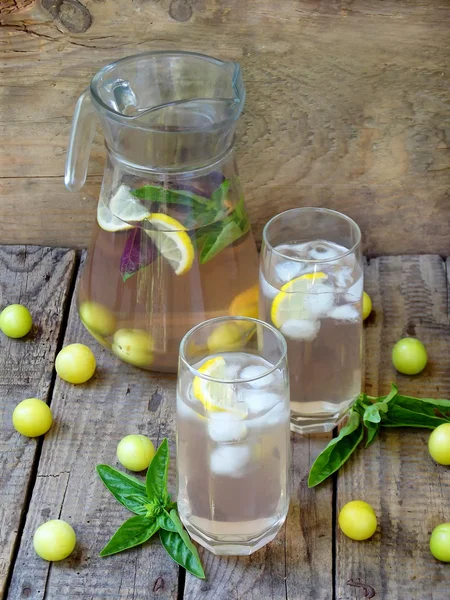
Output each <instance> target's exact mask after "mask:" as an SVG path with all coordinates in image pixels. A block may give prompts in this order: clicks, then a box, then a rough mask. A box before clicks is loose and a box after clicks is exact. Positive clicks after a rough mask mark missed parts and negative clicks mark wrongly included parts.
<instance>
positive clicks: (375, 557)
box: [336, 256, 450, 600]
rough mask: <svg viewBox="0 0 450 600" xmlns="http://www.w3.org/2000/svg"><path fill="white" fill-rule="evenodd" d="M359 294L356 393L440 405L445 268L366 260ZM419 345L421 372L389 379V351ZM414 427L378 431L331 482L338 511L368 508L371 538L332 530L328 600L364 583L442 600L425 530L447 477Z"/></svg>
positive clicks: (441, 503) (394, 596) (446, 388)
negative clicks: (363, 302)
mask: <svg viewBox="0 0 450 600" xmlns="http://www.w3.org/2000/svg"><path fill="white" fill-rule="evenodd" d="M365 289H366V290H367V291H368V293H369V294H370V295H371V297H372V300H373V305H374V313H373V315H372V316H371V317H370V318H369V320H368V321H367V322H366V323H367V325H366V329H365V337H366V339H365V354H366V375H365V390H366V391H367V392H368V393H369V394H371V395H374V396H378V395H381V394H383V393H386V392H387V391H388V389H389V382H390V381H394V382H396V383H397V385H398V387H399V390H400V392H402V393H404V394H406V395H412V396H421V397H431V398H433V397H434V398H449V397H450V373H449V370H448V356H449V353H450V325H449V313H448V291H447V278H446V272H445V263H444V261H443V260H442V259H441V258H440V257H438V256H420V257H419V256H411V257H384V258H379V259H375V260H372V261H370V263H369V265H368V267H367V269H366V281H365ZM404 336H415V337H418V338H419V339H420V340H421V341H422V342H424V344H425V345H426V347H427V350H428V355H429V361H428V365H427V367H426V369H425V371H424V372H423V373H422V374H421V375H419V376H415V377H408V376H405V375H400V374H398V373H396V372H395V370H394V368H393V366H392V362H391V349H392V346H393V344H394V343H395V342H396V341H397V340H398V339H399V338H401V337H404ZM428 437H429V431H427V430H423V429H417V430H416V429H411V430H407V429H401V430H395V429H390V430H383V432H382V433H381V435H380V437H379V439H378V441H376V442H375V443H374V444H373V445H372V446H371V447H370V448H368V449H367V450H360V451H359V452H357V454H356V456H355V457H354V458H353V459H352V460H350V461H349V462H348V463H347V465H346V466H345V467H344V469H343V470H342V471H341V473H340V475H339V477H338V484H337V486H338V487H337V492H338V498H337V508H338V510H339V509H340V508H342V506H343V505H344V504H345V503H346V502H348V501H350V500H356V499H361V500H366V501H367V502H369V503H370V504H372V506H373V507H374V509H375V512H376V513H377V516H378V519H379V528H378V530H377V532H376V534H375V535H374V537H373V538H372V539H371V540H370V541H368V542H364V543H355V542H352V541H351V540H349V539H348V538H346V537H345V536H344V535H343V534H342V533H341V532H340V531H339V530H337V566H336V595H337V598H339V599H342V600H349V599H356V598H358V599H359V598H363V597H364V596H363V591H362V590H361V588H357V587H351V586H349V585H348V583H347V582H349V581H350V580H352V581H353V582H358V581H360V582H362V583H364V584H369V585H371V586H372V587H373V588H374V590H375V592H376V598H378V597H380V598H382V599H384V598H386V599H387V598H389V600H404V599H405V598H412V599H414V600H416V599H417V600H446V599H447V598H448V589H449V588H448V568H447V566H446V565H445V564H443V563H439V562H438V561H436V560H434V559H433V557H432V556H431V554H430V552H429V546H428V544H429V536H430V534H431V532H432V530H433V528H434V527H435V526H436V525H438V524H439V523H442V522H448V520H449V511H450V501H449V498H450V472H449V470H448V469H446V468H445V467H442V466H439V465H436V464H434V463H433V461H432V460H431V458H430V456H429V454H428V449H427V441H428Z"/></svg>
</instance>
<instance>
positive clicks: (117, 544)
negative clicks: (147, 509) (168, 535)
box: [100, 515, 159, 556]
mask: <svg viewBox="0 0 450 600" xmlns="http://www.w3.org/2000/svg"><path fill="white" fill-rule="evenodd" d="M158 529H159V525H158V523H157V522H156V521H155V520H154V519H148V518H147V517H143V516H140V515H139V516H137V517H131V519H128V521H125V523H124V524H123V525H122V526H121V527H119V529H118V530H117V531H116V533H115V534H114V535H113V536H112V538H111V539H110V541H109V542H108V544H106V546H105V547H104V548H103V550H102V551H101V552H100V556H110V555H111V554H117V552H122V551H123V550H128V548H133V547H134V546H139V545H140V544H143V543H144V542H146V541H147V540H149V539H150V538H151V537H152V535H153V534H154V533H156V532H157V531H158Z"/></svg>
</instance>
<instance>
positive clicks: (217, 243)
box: [200, 221, 243, 265]
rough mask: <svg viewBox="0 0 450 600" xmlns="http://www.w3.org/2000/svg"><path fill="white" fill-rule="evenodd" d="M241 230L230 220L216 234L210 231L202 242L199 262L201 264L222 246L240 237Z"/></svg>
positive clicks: (224, 246) (217, 252) (219, 250)
mask: <svg viewBox="0 0 450 600" xmlns="http://www.w3.org/2000/svg"><path fill="white" fill-rule="evenodd" d="M242 235H243V232H242V230H241V228H240V227H239V225H237V224H236V223H235V222H234V221H231V222H230V223H228V224H227V225H225V227H224V228H223V229H222V230H221V232H220V233H219V235H218V236H216V235H215V234H213V233H211V234H210V235H209V236H208V238H207V239H206V240H205V242H204V246H203V249H202V252H201V254H200V263H201V264H202V265H203V264H205V263H207V262H208V261H209V260H211V259H212V258H214V257H215V256H217V255H218V254H219V252H221V251H222V250H223V249H224V248H226V247H227V246H229V245H230V244H232V243H233V242H235V241H236V240H238V239H239V238H240V237H242Z"/></svg>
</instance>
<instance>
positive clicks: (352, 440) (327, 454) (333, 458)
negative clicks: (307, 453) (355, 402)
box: [308, 410, 364, 487]
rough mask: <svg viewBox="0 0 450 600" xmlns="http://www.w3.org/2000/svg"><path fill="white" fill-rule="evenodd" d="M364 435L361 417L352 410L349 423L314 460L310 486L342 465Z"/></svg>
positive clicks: (310, 473)
mask: <svg viewBox="0 0 450 600" xmlns="http://www.w3.org/2000/svg"><path fill="white" fill-rule="evenodd" d="M363 436H364V428H363V425H362V423H361V417H360V415H359V414H358V413H357V412H356V411H354V410H351V411H350V416H349V420H348V422H347V424H346V425H345V426H344V427H343V428H342V429H341V431H340V432H339V435H338V436H337V437H336V438H334V439H332V440H331V441H330V443H329V444H328V446H327V447H326V448H325V449H324V450H322V452H321V453H320V454H319V456H318V457H317V458H316V460H315V461H314V463H313V465H312V467H311V470H310V472H309V477H308V487H314V486H315V485H318V484H319V483H322V481H324V480H325V479H326V478H327V477H329V476H330V475H332V474H333V473H334V472H335V471H337V470H338V469H339V468H340V467H342V465H343V464H344V463H345V462H346V461H347V460H348V459H349V458H350V456H351V455H352V454H353V452H354V451H355V450H356V448H357V447H358V446H359V444H360V442H361V440H362V439H363Z"/></svg>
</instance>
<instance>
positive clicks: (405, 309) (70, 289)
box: [0, 246, 450, 600]
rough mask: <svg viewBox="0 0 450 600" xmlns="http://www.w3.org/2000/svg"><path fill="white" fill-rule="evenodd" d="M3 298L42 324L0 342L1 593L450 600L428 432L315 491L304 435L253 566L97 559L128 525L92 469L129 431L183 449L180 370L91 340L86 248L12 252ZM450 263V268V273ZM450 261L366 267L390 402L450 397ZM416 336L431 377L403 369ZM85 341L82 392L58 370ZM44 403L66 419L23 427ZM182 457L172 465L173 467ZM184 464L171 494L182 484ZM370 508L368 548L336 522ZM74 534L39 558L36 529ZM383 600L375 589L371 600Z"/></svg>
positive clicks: (442, 482)
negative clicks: (278, 519)
mask: <svg viewBox="0 0 450 600" xmlns="http://www.w3.org/2000/svg"><path fill="white" fill-rule="evenodd" d="M0 263H1V267H0V290H1V298H0V304H1V307H3V306H4V305H5V304H8V303H12V302H22V303H24V304H26V305H27V306H29V307H30V308H31V310H32V313H33V316H34V322H35V327H34V330H33V332H32V334H30V335H29V336H28V337H27V338H26V339H24V340H10V339H7V338H6V337H4V336H0V396H1V398H0V411H1V415H2V418H1V422H0V466H1V468H0V490H1V495H0V498H1V500H0V502H1V508H0V594H3V595H2V597H3V598H8V599H10V600H19V599H23V598H31V599H33V600H34V599H38V598H40V599H44V598H45V600H66V599H70V600H71V599H83V600H103V599H115V600H119V599H120V600H122V599H123V600H125V599H127V600H131V599H135V600H146V599H149V598H156V599H171V600H180V599H182V598H184V599H185V600H200V599H202V600H244V599H245V600H253V599H258V600H269V599H270V600H282V599H286V600H309V599H311V600H312V599H314V600H350V599H360V598H371V597H374V598H376V599H378V598H380V600H396V599H398V600H431V599H432V600H448V598H449V596H450V591H449V590H450V565H444V564H441V563H438V562H437V561H435V560H434V559H433V558H432V557H431V555H430V553H429V550H428V539H429V535H430V533H431V531H432V529H433V528H434V527H435V526H436V525H437V524H439V523H441V522H444V521H450V470H449V469H446V468H444V467H440V466H437V465H435V464H433V462H432V461H431V459H430V458H429V456H428V452H427V438H428V432H427V431H424V430H401V431H395V430H390V431H388V432H387V433H386V432H384V433H382V434H381V436H380V438H379V440H378V441H376V442H375V443H374V444H373V446H371V447H370V448H369V449H368V450H361V451H359V452H358V453H357V454H356V456H355V457H354V459H353V460H351V461H350V462H349V463H348V464H347V465H346V466H345V468H344V469H342V471H341V472H340V473H339V475H338V476H337V477H336V478H335V479H334V481H329V482H327V483H325V484H323V485H322V486H320V487H318V488H316V489H313V490H308V488H307V484H306V480H307V475H308V469H309V466H310V464H311V462H312V460H313V459H314V457H315V456H316V455H317V453H318V452H319V451H320V450H321V449H322V448H323V447H324V445H325V444H326V442H327V439H326V437H318V438H315V437H299V436H297V435H293V436H292V457H293V461H292V472H291V476H292V497H291V508H290V512H289V516H288V519H287V522H286V525H285V527H284V528H283V530H282V532H281V533H280V534H279V535H278V537H277V538H276V539H275V541H273V542H272V543H271V544H269V545H268V546H267V547H265V548H264V549H262V550H260V551H259V552H257V553H256V554H254V555H253V556H251V557H249V558H218V557H215V556H213V555H212V554H210V553H208V552H201V554H202V558H203V562H204V565H205V570H206V572H207V580H206V581H205V582H203V581H199V580H197V579H195V578H193V577H191V576H190V575H185V573H184V572H183V571H180V570H179V569H178V568H177V566H176V565H175V564H174V563H172V562H171V561H170V560H169V559H168V558H167V557H166V555H165V553H164V551H163V550H162V548H161V547H160V546H159V544H158V543H155V544H153V543H150V544H146V545H145V546H143V547H140V548H138V549H135V550H131V551H129V552H127V553H124V554H119V555H117V556H114V557H111V558H108V559H100V558H99V557H98V552H99V550H100V549H101V548H102V547H103V545H104V544H105V543H106V541H107V540H108V539H109V537H110V535H111V534H112V533H113V532H114V531H115V529H116V528H117V527H118V525H119V524H120V523H122V521H123V520H124V519H125V518H126V517H127V514H128V513H127V511H126V510H125V509H124V508H123V507H121V506H120V505H119V504H117V502H115V501H114V499H113V498H112V496H110V495H109V494H108V492H107V491H106V490H105V489H104V487H103V485H102V483H101V482H100V480H99V479H98V477H97V475H96V473H95V465H96V464H98V463H100V462H107V463H109V464H113V465H114V464H115V463H116V461H115V448H116V444H117V441H118V440H119V439H120V438H121V437H122V436H124V435H126V434H129V433H132V432H142V433H145V434H147V435H149V436H151V438H152V439H153V440H154V442H155V443H158V442H159V441H160V440H161V438H163V437H165V436H167V437H168V438H169V439H170V441H171V450H172V453H174V450H175V449H174V393H175V379H176V378H175V376H160V375H157V374H148V373H146V372H143V371H139V370H138V369H135V368H132V367H130V366H128V365H126V364H123V363H121V362H119V361H118V360H117V359H116V358H115V357H114V356H112V355H111V354H110V353H109V352H108V351H107V350H105V349H103V348H102V347H100V346H99V345H98V344H97V343H96V342H95V341H94V340H92V338H90V336H89V335H88V334H87V332H86V331H85V330H84V328H83V326H82V324H81V323H80V321H79V319H78V316H77V312H76V303H75V296H76V288H77V283H78V274H79V272H80V260H79V258H78V257H77V254H76V253H75V252H74V251H73V250H66V249H59V248H56V249H50V248H42V247H30V246H28V247H26V246H20V247H19V246H9V247H6V246H4V247H0ZM448 264H449V263H448V261H447V265H448ZM448 283H449V282H448V278H447V275H446V262H445V261H444V260H443V259H442V258H441V257H439V256H434V255H428V256H396V257H381V258H375V259H372V260H371V261H370V262H368V263H367V265H366V285H365V287H366V290H367V291H368V292H369V293H370V294H371V296H372V298H373V302H374V314H373V315H372V316H371V317H370V318H369V320H368V321H367V322H366V326H365V364H366V366H365V382H364V387H365V390H366V391H367V392H368V393H370V394H372V395H379V394H382V393H385V392H386V391H387V390H388V388H389V382H390V381H397V383H398V385H399V387H400V390H401V391H402V392H404V393H406V394H411V395H422V396H428V397H433V396H434V397H450V371H449V368H448V364H449V355H450V326H449V307H448V298H449V294H448ZM403 335H415V336H417V337H419V338H420V339H421V340H422V341H423V342H424V343H425V344H426V345H427V348H428V351H429V363H428V366H427V368H426V370H425V371H424V373H423V374H421V375H420V376H418V377H404V376H400V375H398V374H396V373H395V372H394V370H393V367H392V365H391V360H390V349H391V347H392V344H393V343H394V342H395V341H396V340H397V339H398V338H400V337H401V336H403ZM75 341H77V342H83V343H86V344H88V345H90V346H91V347H92V349H93V350H94V351H95V354H96V357H97V361H98V369H97V372H96V374H95V376H94V378H93V379H92V380H91V381H90V382H89V383H87V384H85V385H80V386H73V385H70V384H68V383H66V382H64V381H62V380H61V379H59V378H58V377H56V376H55V373H54V370H53V365H54V359H55V354H56V352H57V351H58V350H59V348H61V346H62V345H64V344H67V343H71V342H75ZM31 396H37V397H40V398H43V399H46V400H47V401H48V402H49V403H50V404H51V407H52V411H53V415H54V418H55V423H54V425H53V427H52V429H51V430H50V432H49V433H48V434H47V435H46V436H45V438H44V439H38V440H33V439H27V438H24V437H22V436H20V435H19V434H18V433H16V432H15V431H14V429H13V427H12V425H11V413H12V411H13V408H14V406H15V405H16V404H17V403H18V402H19V401H20V400H22V399H24V398H27V397H31ZM173 464H174V463H172V465H173ZM174 480H175V473H174V469H173V468H172V471H171V474H170V485H171V487H172V488H174ZM351 499H364V500H367V501H369V502H370V503H371V504H372V505H373V506H374V508H375V511H376V513H377V515H378V518H379V528H378V530H377V532H376V534H375V535H374V537H373V538H372V539H371V540H370V541H368V542H363V543H357V542H352V541H351V540H349V539H347V538H345V537H344V536H343V535H342V534H341V533H340V531H339V529H338V528H337V527H336V514H337V512H338V510H339V508H340V507H341V506H342V505H343V504H344V503H345V502H347V501H349V500H351ZM59 517H60V518H62V519H65V520H66V521H68V522H69V523H71V524H72V525H73V527H74V528H75V530H76V533H77V537H78V544H77V547H76V550H75V552H74V554H73V555H72V556H71V557H70V558H69V559H67V560H65V561H62V562H60V563H53V564H51V563H47V562H45V561H43V560H41V559H39V558H38V557H37V556H36V555H35V553H34V551H33V546H32V536H33V532H34V530H35V529H36V528H37V527H38V526H39V525H40V524H41V523H42V522H44V521H46V520H48V519H51V518H59ZM373 594H375V595H373Z"/></svg>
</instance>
